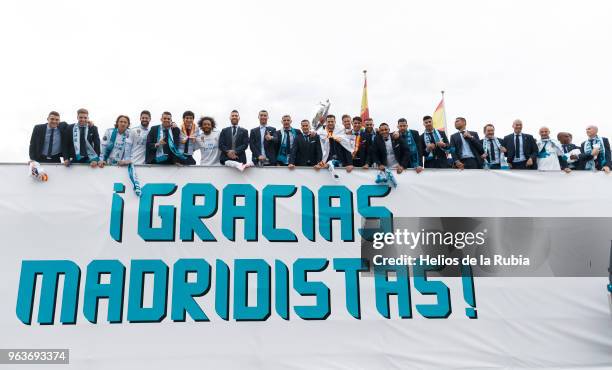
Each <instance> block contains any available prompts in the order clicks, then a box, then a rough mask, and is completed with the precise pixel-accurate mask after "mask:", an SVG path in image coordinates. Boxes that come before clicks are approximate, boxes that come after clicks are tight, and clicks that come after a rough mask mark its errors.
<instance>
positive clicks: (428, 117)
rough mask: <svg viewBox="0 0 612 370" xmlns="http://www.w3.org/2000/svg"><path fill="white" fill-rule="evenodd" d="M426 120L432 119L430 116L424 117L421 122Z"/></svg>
mask: <svg viewBox="0 0 612 370" xmlns="http://www.w3.org/2000/svg"><path fill="white" fill-rule="evenodd" d="M428 119H433V118H431V116H425V117H423V121H427V120H428Z"/></svg>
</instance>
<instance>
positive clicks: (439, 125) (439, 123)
mask: <svg viewBox="0 0 612 370" xmlns="http://www.w3.org/2000/svg"><path fill="white" fill-rule="evenodd" d="M432 118H433V127H434V128H435V129H437V130H441V131H446V110H445V109H444V91H442V100H440V103H439V104H438V107H437V108H436V110H435V112H434V114H433V117H432Z"/></svg>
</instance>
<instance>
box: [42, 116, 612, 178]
mask: <svg viewBox="0 0 612 370" xmlns="http://www.w3.org/2000/svg"><path fill="white" fill-rule="evenodd" d="M258 119H259V125H258V127H255V128H253V129H251V130H250V132H249V131H248V130H247V129H245V128H243V127H241V126H240V124H239V123H240V114H239V113H238V111H236V110H233V111H232V112H231V113H230V117H229V120H230V125H229V126H228V127H225V128H223V129H222V130H221V131H219V130H217V129H216V123H215V120H214V119H213V118H212V117H201V118H200V119H199V120H198V121H197V123H196V121H195V114H194V113H193V112H191V111H186V112H184V113H183V115H182V123H181V124H180V125H177V124H175V123H174V121H173V119H172V114H171V113H170V112H163V113H162V115H161V123H160V124H159V125H155V126H152V127H151V125H150V123H151V113H150V112H149V111H146V110H145V111H142V112H141V114H140V124H139V125H138V126H137V127H130V119H129V117H128V116H125V115H120V116H119V117H117V120H116V122H115V125H114V127H112V128H109V129H107V130H106V131H105V132H104V134H103V135H102V137H100V135H99V133H98V129H97V126H95V125H94V124H93V123H92V121H91V120H90V119H89V112H88V111H87V110H86V109H79V110H78V111H77V123H74V124H70V125H68V124H67V123H65V122H61V120H60V115H59V113H58V112H55V111H52V112H50V113H49V116H48V117H47V123H44V124H40V125H36V126H35V127H34V130H33V132H32V137H31V140H30V159H31V160H32V161H37V162H42V163H61V159H63V163H64V164H66V165H70V164H71V163H89V164H90V165H91V166H92V167H104V166H105V165H126V164H130V163H133V164H144V163H147V164H160V165H195V164H196V161H195V159H194V157H193V156H194V153H195V152H196V151H199V152H200V165H208V166H213V165H225V166H229V167H234V168H237V169H238V170H240V171H244V170H245V169H246V168H248V167H252V166H287V167H289V168H295V167H296V166H300V167H313V168H315V169H321V168H330V166H331V168H335V167H344V168H346V171H347V172H350V171H351V170H352V169H353V168H354V167H361V168H369V167H376V168H378V169H380V170H384V169H394V170H396V171H397V173H401V172H402V171H404V170H406V169H414V170H415V171H416V172H417V173H419V172H421V171H423V169H424V168H439V169H440V168H457V169H481V168H485V169H493V170H494V169H506V168H508V169H540V170H563V171H566V172H569V171H571V170H593V171H596V170H601V171H605V172H606V173H608V172H609V171H610V144H609V141H608V139H607V138H605V137H601V136H599V135H598V129H597V127H596V126H588V127H587V129H586V133H587V137H588V138H587V140H585V141H584V142H583V143H582V144H581V145H580V146H577V145H575V144H573V143H572V135H571V134H570V133H566V132H561V133H559V134H558V135H557V140H554V139H552V138H551V136H550V130H549V129H548V128H546V127H542V128H540V130H539V139H537V140H536V138H534V137H533V136H532V135H529V134H526V133H523V132H522V129H523V124H522V122H521V121H520V120H515V121H514V122H513V124H512V128H513V133H511V134H509V135H506V136H504V137H503V138H498V137H497V136H496V135H495V126H494V125H492V124H487V125H485V126H484V127H483V135H484V137H483V139H480V137H479V135H478V133H477V132H475V131H469V130H467V128H466V120H465V118H463V117H458V118H457V119H456V120H455V128H456V129H457V132H455V133H453V134H452V135H450V139H449V138H448V137H447V135H446V133H445V132H444V130H438V129H436V128H434V124H433V119H432V117H430V116H425V117H423V126H424V130H423V133H422V134H420V135H419V133H418V131H417V130H414V129H409V128H408V122H407V121H406V119H403V118H400V119H399V120H398V122H397V130H395V131H394V132H391V128H390V127H389V124H387V123H380V124H379V125H378V128H375V126H374V122H373V120H372V119H371V118H367V119H365V121H364V120H362V119H361V117H351V116H349V115H343V116H342V117H341V126H340V125H338V126H337V124H336V117H335V116H334V115H331V114H329V115H327V116H326V117H325V119H324V121H323V122H321V123H319V122H315V125H316V126H315V127H313V125H311V123H310V122H309V121H308V120H302V121H301V122H300V127H299V129H298V128H294V127H292V123H293V122H292V119H291V116H290V115H284V116H283V117H282V119H281V127H280V128H278V129H277V128H274V127H272V126H270V125H269V124H268V119H269V115H268V112H267V111H265V110H261V111H260V112H259V114H258ZM247 148H249V149H250V152H251V158H247Z"/></svg>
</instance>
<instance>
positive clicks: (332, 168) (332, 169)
mask: <svg viewBox="0 0 612 370" xmlns="http://www.w3.org/2000/svg"><path fill="white" fill-rule="evenodd" d="M341 164H342V163H340V161H339V160H337V159H332V160H331V161H328V162H327V170H328V171H329V173H330V174H331V176H332V179H334V181H338V180H339V179H340V176H338V174H337V173H336V167H340V165H341Z"/></svg>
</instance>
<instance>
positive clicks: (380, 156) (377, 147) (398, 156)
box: [372, 135, 410, 168]
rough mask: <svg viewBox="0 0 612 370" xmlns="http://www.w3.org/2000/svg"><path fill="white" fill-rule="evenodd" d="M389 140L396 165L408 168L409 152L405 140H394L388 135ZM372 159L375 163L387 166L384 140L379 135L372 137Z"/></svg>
mask: <svg viewBox="0 0 612 370" xmlns="http://www.w3.org/2000/svg"><path fill="white" fill-rule="evenodd" d="M389 140H391V146H392V147H393V154H394V155H395V160H396V161H397V163H399V165H400V166H402V167H404V168H408V167H409V166H410V158H409V152H410V150H409V149H408V144H407V143H406V140H404V139H403V138H399V139H397V140H394V139H393V138H392V137H391V135H389ZM372 158H373V160H374V162H375V163H377V164H379V165H381V164H382V165H383V166H387V146H386V145H385V140H384V139H383V137H382V136H381V135H376V136H375V137H374V141H373V143H372Z"/></svg>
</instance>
